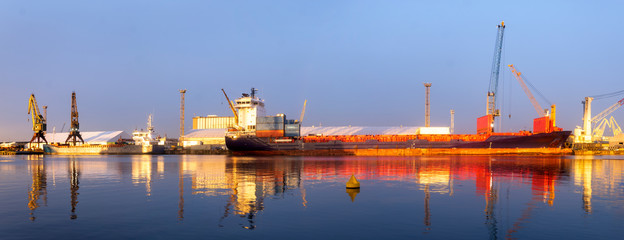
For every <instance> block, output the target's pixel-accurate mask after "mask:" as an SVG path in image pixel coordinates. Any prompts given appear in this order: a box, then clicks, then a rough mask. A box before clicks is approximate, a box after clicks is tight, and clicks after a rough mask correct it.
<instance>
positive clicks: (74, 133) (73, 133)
mask: <svg viewBox="0 0 624 240" xmlns="http://www.w3.org/2000/svg"><path fill="white" fill-rule="evenodd" d="M71 99H72V100H71V101H72V102H71V117H70V118H71V125H70V127H69V135H68V136H67V139H65V143H66V144H67V143H71V144H72V145H74V146H76V143H77V142H78V140H80V142H82V144H84V140H83V139H82V135H81V134H80V131H79V130H78V129H79V128H80V124H79V123H78V105H77V104H76V92H72V96H71Z"/></svg>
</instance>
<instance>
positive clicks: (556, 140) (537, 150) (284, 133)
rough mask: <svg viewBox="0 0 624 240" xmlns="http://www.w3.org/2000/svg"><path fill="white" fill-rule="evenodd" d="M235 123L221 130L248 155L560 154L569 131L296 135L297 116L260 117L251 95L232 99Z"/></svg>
mask: <svg viewBox="0 0 624 240" xmlns="http://www.w3.org/2000/svg"><path fill="white" fill-rule="evenodd" d="M235 103H236V105H235V108H236V111H235V112H237V113H238V114H239V115H238V119H239V121H238V125H237V126H236V128H232V129H230V131H229V132H228V133H227V134H226V137H225V143H226V146H227V147H228V149H229V150H230V151H232V152H233V153H234V154H249V155H266V154H269V155H374V156H409V155H435V154H562V153H567V152H568V151H569V149H567V148H563V147H564V145H565V144H566V142H567V140H568V138H569V136H570V134H571V132H570V131H561V129H559V128H555V127H553V128H551V129H552V130H551V131H544V132H541V133H531V132H528V131H520V132H515V133H494V132H488V133H484V134H410V135H332V136H324V135H320V136H319V135H313V136H301V134H300V132H301V126H300V125H301V124H300V121H298V120H289V119H286V117H285V116H284V115H283V114H278V115H276V116H265V115H264V112H265V111H264V102H263V101H262V100H261V99H259V98H257V97H256V96H255V93H254V89H252V93H251V94H244V95H243V97H241V98H238V99H236V101H235Z"/></svg>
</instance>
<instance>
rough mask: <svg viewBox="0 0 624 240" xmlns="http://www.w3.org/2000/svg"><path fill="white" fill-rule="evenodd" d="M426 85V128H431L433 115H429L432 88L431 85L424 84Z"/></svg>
mask: <svg viewBox="0 0 624 240" xmlns="http://www.w3.org/2000/svg"><path fill="white" fill-rule="evenodd" d="M424 85H425V88H426V89H427V99H426V101H425V127H429V125H430V123H431V119H430V118H431V115H430V114H429V108H430V106H429V88H431V83H424Z"/></svg>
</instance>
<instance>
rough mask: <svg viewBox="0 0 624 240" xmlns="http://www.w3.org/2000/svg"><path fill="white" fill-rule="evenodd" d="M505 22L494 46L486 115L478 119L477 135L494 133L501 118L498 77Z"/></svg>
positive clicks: (498, 32) (500, 26)
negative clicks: (497, 118) (497, 101)
mask: <svg viewBox="0 0 624 240" xmlns="http://www.w3.org/2000/svg"><path fill="white" fill-rule="evenodd" d="M504 33H505V22H504V21H503V22H501V24H500V25H498V31H497V34H496V43H495V45H494V60H493V61H492V72H491V74H490V86H489V89H488V92H487V103H486V113H485V114H486V115H485V116H483V117H480V118H478V119H477V133H478V134H488V133H491V132H493V131H494V120H495V118H496V117H498V116H500V110H499V109H496V92H497V91H498V76H499V74H500V61H501V54H502V51H503V35H504Z"/></svg>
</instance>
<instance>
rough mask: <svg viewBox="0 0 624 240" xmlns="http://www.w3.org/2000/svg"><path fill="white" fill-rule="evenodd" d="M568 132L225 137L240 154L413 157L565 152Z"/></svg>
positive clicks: (231, 147)
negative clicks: (444, 137) (433, 137)
mask: <svg viewBox="0 0 624 240" xmlns="http://www.w3.org/2000/svg"><path fill="white" fill-rule="evenodd" d="M570 133H571V132H570V131H558V132H551V133H540V134H531V135H523V136H508V135H493V136H490V137H488V138H487V139H485V140H483V141H462V140H450V141H429V140H426V139H418V138H414V139H407V140H404V141H389V142H380V141H377V140H367V141H362V142H343V141H324V142H306V141H305V137H304V138H298V139H293V140H292V142H274V139H271V138H259V137H256V136H252V135H249V136H238V137H235V138H234V137H230V136H227V137H226V138H225V142H226V145H227V147H228V149H229V150H230V151H232V152H233V153H234V154H243V155H366V156H375V155H376V156H416V155H454V154H458V155H467V154H564V153H567V150H568V149H562V146H563V145H564V144H565V142H566V140H567V139H568V137H569V136H570Z"/></svg>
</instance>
